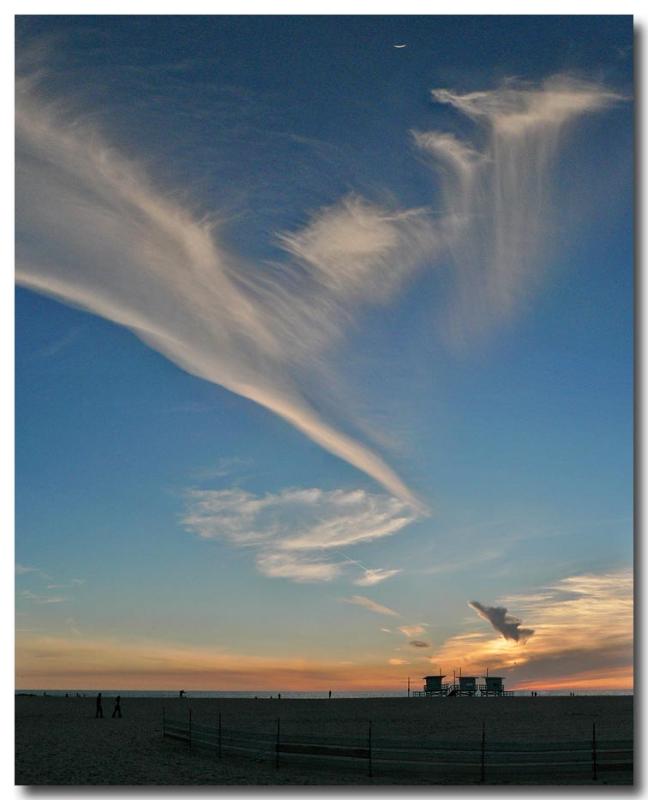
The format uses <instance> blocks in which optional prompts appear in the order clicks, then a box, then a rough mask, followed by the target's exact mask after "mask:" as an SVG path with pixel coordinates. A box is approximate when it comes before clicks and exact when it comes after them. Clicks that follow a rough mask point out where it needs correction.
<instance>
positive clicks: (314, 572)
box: [256, 551, 346, 583]
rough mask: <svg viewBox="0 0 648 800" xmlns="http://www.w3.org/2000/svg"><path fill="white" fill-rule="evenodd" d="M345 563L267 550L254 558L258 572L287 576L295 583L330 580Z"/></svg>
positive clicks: (336, 575) (338, 573)
mask: <svg viewBox="0 0 648 800" xmlns="http://www.w3.org/2000/svg"><path fill="white" fill-rule="evenodd" d="M345 563H346V562H331V561H324V560H317V559H308V558H305V557H304V556H302V555H300V556H295V555H293V554H292V553H274V552H267V551H262V552H261V553H259V554H258V555H257V558H256V564H257V567H258V569H259V572H261V573H263V574H264V575H266V576H267V577H268V578H288V579H289V580H293V581H296V582H297V583H311V582H314V581H318V582H319V581H331V580H333V579H334V578H337V577H338V576H339V575H340V573H341V572H342V569H343V567H344V566H345Z"/></svg>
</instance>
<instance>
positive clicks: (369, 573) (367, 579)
mask: <svg viewBox="0 0 648 800" xmlns="http://www.w3.org/2000/svg"><path fill="white" fill-rule="evenodd" d="M399 572H401V570H400V569H365V572H364V575H361V576H360V577H359V578H356V579H355V580H354V581H353V582H354V583H355V585H356V586H375V585H376V584H377V583H382V582H383V581H386V580H387V579H388V578H393V577H394V575H398V573H399Z"/></svg>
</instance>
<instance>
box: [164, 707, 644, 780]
mask: <svg viewBox="0 0 648 800" xmlns="http://www.w3.org/2000/svg"><path fill="white" fill-rule="evenodd" d="M162 732H163V736H165V737H168V738H172V739H177V740H180V741H182V742H184V743H185V744H186V745H187V746H188V747H189V748H197V747H200V748H206V749H208V750H211V751H212V752H215V753H217V755H218V758H222V757H223V755H224V754H227V753H231V754H238V755H242V756H248V757H253V758H255V759H263V760H266V761H267V762H269V763H274V766H275V768H276V769H280V768H281V767H283V766H288V765H290V764H295V763H299V764H302V765H304V766H308V767H311V768H318V769H329V768H335V769H336V770H339V769H340V768H344V767H345V766H346V767H348V768H350V769H355V770H363V771H364V772H365V774H366V775H367V776H368V777H370V778H371V777H374V776H375V775H376V774H377V773H378V774H380V775H381V776H383V777H388V776H390V775H396V774H398V775H399V777H400V780H401V781H402V779H403V775H405V774H408V773H411V774H412V775H417V776H418V779H419V781H420V779H421V777H422V776H425V777H426V778H427V779H429V782H430V783H437V782H443V783H457V784H466V783H490V784H498V783H510V784H533V783H552V784H557V785H560V784H568V783H572V784H573V783H581V784H582V783H589V782H600V783H614V784H619V783H622V784H631V783H632V779H633V743H632V741H629V740H623V741H621V740H600V739H598V738H597V733H596V725H595V724H594V725H593V726H592V737H591V739H590V740H588V741H581V742H553V743H538V744H520V743H512V742H494V741H489V740H488V739H487V736H486V725H485V723H484V724H483V725H482V729H481V732H477V736H476V737H475V742H474V743H471V742H437V741H429V742H423V741H412V740H411V739H405V738H402V739H394V738H382V737H376V736H375V735H374V731H373V729H372V724H371V722H369V723H367V724H366V727H365V730H364V731H363V732H362V734H361V735H359V736H354V737H348V736H344V737H342V736H339V737H338V736H336V737H326V736H322V735H317V736H308V735H304V734H301V733H300V734H293V733H290V732H286V731H285V730H282V728H281V721H280V720H279V719H277V720H276V722H275V723H274V725H273V730H268V731H267V732H265V733H263V732H258V731H243V730H240V729H237V728H230V727H229V726H227V727H224V726H223V724H222V716H221V714H219V715H218V721H217V724H215V725H213V724H212V725H204V724H202V723H196V722H195V720H193V718H192V712H191V710H189V711H188V715H187V717H186V718H185V719H182V720H179V719H169V718H168V717H166V715H165V714H164V712H163V719H162ZM480 734H481V735H480Z"/></svg>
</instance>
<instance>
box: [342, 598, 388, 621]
mask: <svg viewBox="0 0 648 800" xmlns="http://www.w3.org/2000/svg"><path fill="white" fill-rule="evenodd" d="M343 600H344V602H345V603H350V604H351V605H354V606H360V607H361V608H366V609H367V611H373V613H374V614H382V615H383V616H386V617H400V614H399V613H398V611H394V609H393V608H388V607H387V606H383V605H381V604H380V603H376V601H375V600H372V599H371V598H370V597H364V595H361V594H354V595H353V596H352V597H344V598H343Z"/></svg>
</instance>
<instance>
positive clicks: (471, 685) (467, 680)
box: [457, 675, 477, 697]
mask: <svg viewBox="0 0 648 800" xmlns="http://www.w3.org/2000/svg"><path fill="white" fill-rule="evenodd" d="M476 692H477V678H476V677H474V676H472V675H460V676H459V686H458V687H457V694H458V695H464V696H467V697H472V696H473V695H474V694H476Z"/></svg>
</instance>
